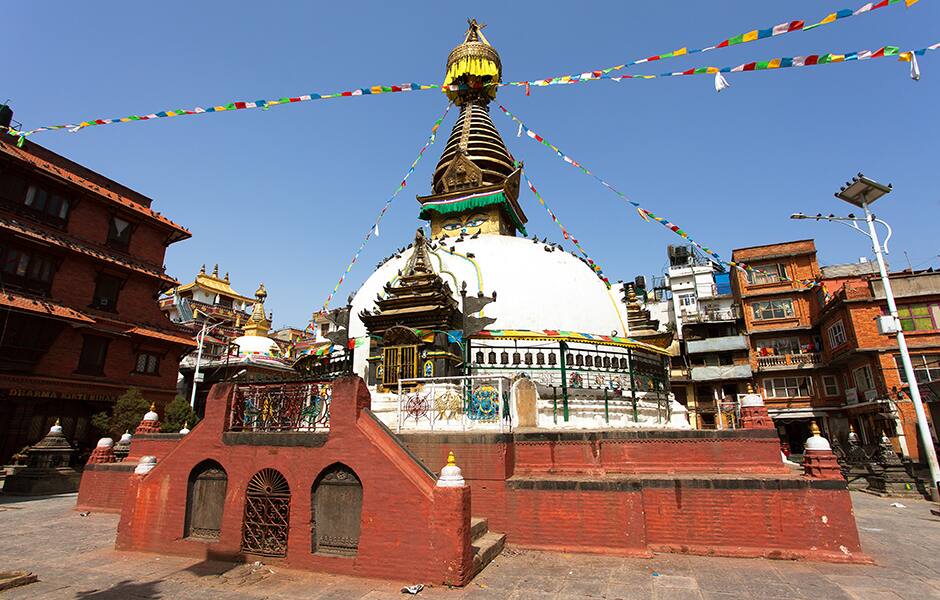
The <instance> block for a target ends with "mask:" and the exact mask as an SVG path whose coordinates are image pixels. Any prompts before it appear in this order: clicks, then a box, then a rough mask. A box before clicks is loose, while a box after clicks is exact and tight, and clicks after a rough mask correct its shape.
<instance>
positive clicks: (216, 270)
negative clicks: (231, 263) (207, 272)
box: [212, 263, 219, 279]
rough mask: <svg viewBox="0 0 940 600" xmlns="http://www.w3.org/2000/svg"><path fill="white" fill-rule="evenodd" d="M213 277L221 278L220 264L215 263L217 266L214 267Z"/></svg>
mask: <svg viewBox="0 0 940 600" xmlns="http://www.w3.org/2000/svg"><path fill="white" fill-rule="evenodd" d="M212 276H213V277H215V278H216V279H218V278H219V263H215V266H214V267H212Z"/></svg>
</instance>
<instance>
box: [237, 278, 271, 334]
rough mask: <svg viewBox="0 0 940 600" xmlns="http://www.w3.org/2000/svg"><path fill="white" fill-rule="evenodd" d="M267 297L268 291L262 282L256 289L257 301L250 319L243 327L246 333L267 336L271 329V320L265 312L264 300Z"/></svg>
mask: <svg viewBox="0 0 940 600" xmlns="http://www.w3.org/2000/svg"><path fill="white" fill-rule="evenodd" d="M267 297H268V291H267V290H266V289H264V284H263V283H262V284H261V285H260V286H258V289H257V290H256V291H255V299H256V301H255V306H254V308H253V309H252V311H251V316H250V317H248V321H246V322H245V326H244V327H243V328H242V331H244V332H245V335H254V336H259V337H267V335H268V331H270V329H271V321H269V320H268V317H267V316H266V315H265V314H264V300H265V298H267Z"/></svg>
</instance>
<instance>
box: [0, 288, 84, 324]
mask: <svg viewBox="0 0 940 600" xmlns="http://www.w3.org/2000/svg"><path fill="white" fill-rule="evenodd" d="M0 306H2V307H4V308H9V309H11V310H16V311H21V312H30V313H35V314H39V315H43V316H48V317H56V318H59V319H65V320H67V321H76V322H79V323H89V324H91V323H94V322H95V320H94V319H92V318H91V317H89V316H88V315H86V314H85V313H82V312H79V311H77V310H75V309H74V308H69V307H68V306H63V305H61V304H57V303H55V302H50V301H49V300H46V299H44V298H34V297H31V296H23V295H21V294H15V293H13V292H8V291H4V292H2V293H0Z"/></svg>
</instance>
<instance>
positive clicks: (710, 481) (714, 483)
mask: <svg viewBox="0 0 940 600" xmlns="http://www.w3.org/2000/svg"><path fill="white" fill-rule="evenodd" d="M506 486H507V487H508V488H509V489H512V490H556V491H566V490H579V491H605V492H606V491H611V492H637V491H641V490H643V489H644V488H650V489H672V488H675V489H711V490H775V491H776V490H829V491H833V490H835V491H839V490H848V487H847V485H846V482H845V481H839V480H837V479H809V478H802V477H800V478H792V479H789V478H756V477H755V478H750V477H681V476H676V477H656V476H653V477H604V478H571V477H564V478H561V477H512V478H510V479H507V480H506Z"/></svg>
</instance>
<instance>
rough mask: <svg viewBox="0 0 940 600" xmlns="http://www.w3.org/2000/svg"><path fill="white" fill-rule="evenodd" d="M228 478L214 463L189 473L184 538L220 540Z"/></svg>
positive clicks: (194, 468)
mask: <svg viewBox="0 0 940 600" xmlns="http://www.w3.org/2000/svg"><path fill="white" fill-rule="evenodd" d="M227 489H228V474H226V472H225V469H223V468H222V465H220V464H219V463H217V462H215V461H214V460H204V461H202V462H201V463H199V464H198V465H196V466H195V467H193V470H192V471H190V473H189V481H188V483H187V488H186V526H185V533H184V536H185V537H192V538H201V539H208V540H217V539H219V533H220V532H221V530H222V512H223V511H224V510H225V492H226V490H227Z"/></svg>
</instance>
